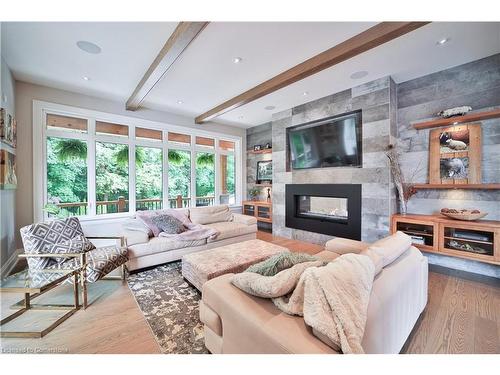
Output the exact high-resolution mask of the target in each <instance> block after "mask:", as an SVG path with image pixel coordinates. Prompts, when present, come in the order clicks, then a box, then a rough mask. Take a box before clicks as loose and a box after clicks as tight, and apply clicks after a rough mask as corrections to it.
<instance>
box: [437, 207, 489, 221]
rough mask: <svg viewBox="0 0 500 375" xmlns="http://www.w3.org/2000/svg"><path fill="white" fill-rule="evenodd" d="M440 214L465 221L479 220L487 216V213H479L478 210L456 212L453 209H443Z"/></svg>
mask: <svg viewBox="0 0 500 375" xmlns="http://www.w3.org/2000/svg"><path fill="white" fill-rule="evenodd" d="M441 214H442V215H444V216H448V217H451V218H452V219H456V220H465V221H473V220H479V219H481V218H483V217H485V216H486V215H488V213H487V212H481V211H479V210H456V209H453V208H443V209H442V210H441Z"/></svg>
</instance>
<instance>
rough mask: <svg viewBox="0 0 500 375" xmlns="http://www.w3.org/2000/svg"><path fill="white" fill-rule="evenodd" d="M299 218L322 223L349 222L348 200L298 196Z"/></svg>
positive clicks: (297, 213) (297, 208)
mask: <svg viewBox="0 0 500 375" xmlns="http://www.w3.org/2000/svg"><path fill="white" fill-rule="evenodd" d="M296 199H297V202H296V204H295V207H296V210H297V212H296V213H295V214H296V215H297V216H298V217H303V218H308V219H316V220H321V221H335V222H347V219H348V217H349V213H348V211H347V198H335V197H319V196H312V195H296Z"/></svg>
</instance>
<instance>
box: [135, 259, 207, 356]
mask: <svg viewBox="0 0 500 375" xmlns="http://www.w3.org/2000/svg"><path fill="white" fill-rule="evenodd" d="M127 281H128V286H129V288H130V290H131V291H132V293H133V294H134V297H135V299H136V301H137V303H138V304H139V307H140V309H141V311H142V313H143V314H144V316H145V317H146V321H147V322H148V324H149V325H150V327H151V329H152V331H153V333H154V335H155V337H156V341H157V342H158V344H159V345H160V347H161V350H162V352H163V353H165V354H195V353H208V350H207V349H206V348H205V344H204V336H203V324H202V323H201V322H200V318H199V315H198V312H199V308H198V303H199V301H200V299H201V294H200V292H198V290H197V289H196V288H194V287H193V286H191V285H189V284H188V283H187V282H186V281H185V280H184V279H183V277H182V275H181V262H173V263H169V264H165V265H162V266H159V267H156V268H154V269H151V270H146V271H143V272H138V273H135V274H132V275H129V277H128V280H127Z"/></svg>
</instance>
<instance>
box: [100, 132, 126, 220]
mask: <svg viewBox="0 0 500 375" xmlns="http://www.w3.org/2000/svg"><path fill="white" fill-rule="evenodd" d="M128 159H129V157H128V146H127V145H122V144H117V143H104V142H96V157H95V191H96V212H97V215H102V214H110V213H117V212H128V210H129V204H128V203H129V202H128Z"/></svg>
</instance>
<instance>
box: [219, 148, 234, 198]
mask: <svg viewBox="0 0 500 375" xmlns="http://www.w3.org/2000/svg"><path fill="white" fill-rule="evenodd" d="M234 167H235V165H234V155H221V156H220V176H221V194H220V198H219V201H220V203H221V204H235V203H236V189H235V184H234V182H235V179H236V174H235V169H234Z"/></svg>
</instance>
